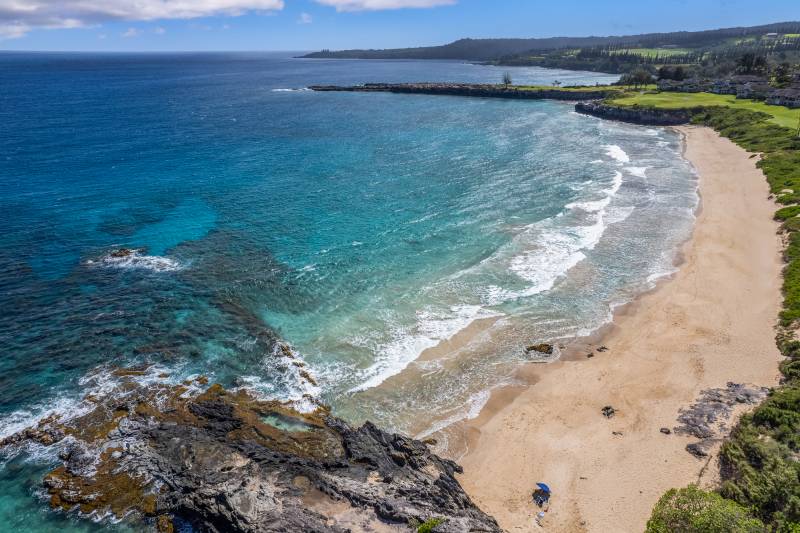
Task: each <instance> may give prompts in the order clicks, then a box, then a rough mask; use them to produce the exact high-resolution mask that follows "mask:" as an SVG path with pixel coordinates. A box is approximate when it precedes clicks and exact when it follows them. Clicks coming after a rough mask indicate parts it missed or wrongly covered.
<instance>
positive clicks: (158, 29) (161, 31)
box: [153, 26, 167, 35]
mask: <svg viewBox="0 0 800 533" xmlns="http://www.w3.org/2000/svg"><path fill="white" fill-rule="evenodd" d="M153 33H155V34H156V35H164V34H165V33H167V30H165V29H164V28H162V27H161V26H156V27H155V28H153Z"/></svg>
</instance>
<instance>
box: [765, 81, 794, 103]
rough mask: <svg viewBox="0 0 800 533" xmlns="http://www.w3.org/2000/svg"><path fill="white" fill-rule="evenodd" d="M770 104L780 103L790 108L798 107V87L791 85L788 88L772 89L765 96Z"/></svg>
mask: <svg viewBox="0 0 800 533" xmlns="http://www.w3.org/2000/svg"><path fill="white" fill-rule="evenodd" d="M767 103H768V104H770V105H782V106H786V107H791V108H797V107H800V87H798V86H793V87H789V88H788V89H773V90H772V91H770V93H769V96H767Z"/></svg>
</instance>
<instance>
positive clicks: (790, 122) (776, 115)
mask: <svg viewBox="0 0 800 533" xmlns="http://www.w3.org/2000/svg"><path fill="white" fill-rule="evenodd" d="M614 103H615V104H617V105H641V106H650V107H664V108H668V109H678V108H691V107H701V106H706V107H707V106H725V107H730V108H733V109H747V110H748V111H761V112H762V113H767V114H768V115H770V116H771V117H772V118H771V119H770V121H771V122H774V123H775V124H777V125H779V126H783V127H784V128H792V129H794V128H797V122H798V120H800V109H789V108H788V107H783V106H777V105H767V104H765V103H763V102H756V101H754V100H741V99H737V98H736V97H735V96H733V95H732V94H711V93H678V92H660V93H638V94H630V95H626V96H624V97H622V98H617V99H616V100H614Z"/></svg>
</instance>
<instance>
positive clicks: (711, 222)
mask: <svg viewBox="0 0 800 533" xmlns="http://www.w3.org/2000/svg"><path fill="white" fill-rule="evenodd" d="M679 129H680V131H681V132H682V133H683V134H684V135H685V138H686V156H687V157H688V159H689V160H690V161H691V162H692V163H693V164H694V166H695V168H696V169H697V171H698V174H699V176H700V182H699V187H700V196H701V208H700V211H699V213H698V218H697V223H696V226H695V229H694V232H693V235H692V238H691V239H690V241H689V242H687V243H686V245H685V246H684V249H683V256H684V261H683V263H682V264H681V266H680V269H679V271H678V272H677V273H676V274H675V275H674V276H673V277H672V278H670V279H668V280H666V281H664V282H662V283H661V284H660V285H659V286H658V287H657V288H656V289H655V290H653V291H651V292H650V293H648V294H645V295H643V296H642V297H641V298H639V299H638V300H637V301H635V302H634V303H632V304H630V305H628V306H626V307H625V308H624V309H622V310H620V311H619V312H618V313H617V315H616V316H615V319H614V323H613V325H612V326H611V327H609V328H608V329H607V331H606V332H605V333H604V335H603V337H602V339H600V341H599V344H603V345H605V346H607V347H608V348H609V349H608V351H605V352H602V353H599V352H595V355H594V357H592V358H586V357H585V355H584V356H583V357H569V358H564V359H562V360H561V361H558V362H556V363H552V364H547V365H529V366H527V367H525V368H524V369H522V371H521V374H522V376H523V377H524V380H525V381H526V382H527V383H532V385H529V386H525V387H515V388H513V389H505V390H499V391H495V392H494V393H493V394H492V397H491V399H490V400H489V403H488V404H487V405H486V406H485V407H484V409H483V411H482V412H481V414H480V416H479V417H478V418H477V419H475V420H473V421H471V422H469V423H468V424H467V428H466V429H465V435H466V442H467V446H468V451H467V453H466V455H465V456H463V457H462V458H461V463H462V465H463V466H464V469H465V471H464V474H463V476H461V478H460V479H461V482H462V484H463V485H464V487H465V489H466V490H467V492H468V493H469V494H470V495H471V496H472V498H473V499H474V500H475V501H476V503H477V504H478V505H480V506H481V507H482V508H483V509H484V510H485V511H486V512H488V513H489V514H491V515H493V516H495V517H496V518H497V519H498V521H499V522H500V525H501V526H502V527H504V528H505V529H507V530H508V531H511V532H516V531H539V530H540V528H539V526H537V525H535V522H534V517H535V515H536V512H537V511H538V508H535V507H534V505H533V504H532V503H531V498H530V494H531V491H532V489H533V487H534V486H535V483H536V482H537V481H544V482H547V483H548V484H549V485H550V486H551V487H552V488H553V491H554V496H553V499H552V503H551V506H550V510H549V512H548V513H547V515H546V517H545V519H544V520H543V525H544V529H545V530H547V531H559V532H561V531H563V532H576V531H592V532H594V531H597V532H604V533H605V532H639V531H642V530H643V529H644V526H645V523H646V521H647V519H648V517H649V515H650V511H651V509H652V507H653V505H654V504H655V502H656V501H657V500H658V498H659V497H660V496H661V494H662V493H663V492H664V491H665V490H667V489H669V488H671V487H679V486H685V485H687V484H689V483H692V482H698V480H699V481H700V483H701V484H706V485H709V484H713V483H714V482H715V473H716V468H715V464H714V461H715V460H714V456H715V455H716V452H717V448H714V449H713V451H712V461H711V463H710V464H709V465H708V468H706V465H707V463H708V461H705V460H701V459H697V458H695V457H694V456H692V455H690V454H689V453H687V452H686V450H685V447H686V445H687V444H688V443H690V442H694V441H695V440H696V439H692V438H691V437H685V436H680V435H676V434H674V433H673V434H670V435H665V434H662V433H661V432H660V431H659V430H660V428H662V427H669V428H672V427H674V426H675V425H676V417H677V415H678V412H679V410H680V409H681V408H684V407H687V406H688V405H689V404H691V403H692V402H693V401H694V400H695V399H697V398H698V396H699V394H700V392H701V391H702V390H705V389H709V388H715V387H725V385H726V383H727V382H729V381H734V382H738V383H748V384H754V385H760V386H772V385H774V384H776V383H777V380H778V377H779V372H778V362H779V360H780V354H779V352H778V350H777V348H776V347H775V342H774V325H775V323H776V319H777V314H778V310H779V304H780V286H781V278H780V271H781V266H782V263H781V260H780V246H781V245H780V239H779V237H778V236H777V235H776V230H777V224H776V223H775V222H773V220H772V214H773V213H774V211H775V206H774V204H773V203H772V202H771V201H770V200H768V198H767V197H768V195H769V191H768V187H767V184H766V181H765V178H764V176H763V174H762V173H761V171H760V170H758V169H757V168H756V167H755V161H756V159H755V158H751V154H749V153H747V152H745V151H744V150H742V149H741V148H739V147H737V146H736V145H734V144H733V143H731V142H730V141H728V140H727V139H724V138H720V137H719V136H718V135H717V134H716V133H715V132H714V131H713V130H710V129H708V128H699V127H684V128H679ZM665 223H669V221H665ZM606 405H611V406H613V407H614V408H615V409H617V413H616V415H615V416H614V417H613V418H610V419H609V418H606V417H604V416H603V415H602V414H601V409H602V407H603V406H606ZM729 425H730V424H729ZM459 455H460V454H459Z"/></svg>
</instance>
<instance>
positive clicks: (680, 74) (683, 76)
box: [672, 65, 686, 81]
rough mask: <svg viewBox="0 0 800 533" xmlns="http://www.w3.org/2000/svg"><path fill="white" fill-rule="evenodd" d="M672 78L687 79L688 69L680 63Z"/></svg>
mask: <svg viewBox="0 0 800 533" xmlns="http://www.w3.org/2000/svg"><path fill="white" fill-rule="evenodd" d="M672 79H673V80H678V81H683V80H685V79H686V69H685V68H683V67H682V66H680V65H678V66H677V67H675V71H674V72H673V73H672Z"/></svg>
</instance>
